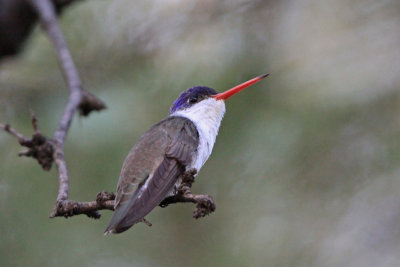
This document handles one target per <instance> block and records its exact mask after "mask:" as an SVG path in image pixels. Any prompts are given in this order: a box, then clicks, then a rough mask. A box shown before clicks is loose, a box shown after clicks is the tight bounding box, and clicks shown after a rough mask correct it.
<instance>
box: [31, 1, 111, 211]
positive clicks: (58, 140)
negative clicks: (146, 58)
mask: <svg viewBox="0 0 400 267" xmlns="http://www.w3.org/2000/svg"><path fill="white" fill-rule="evenodd" d="M29 2H30V3H31V5H32V6H33V7H34V9H35V10H36V11H37V13H38V14H39V17H40V21H41V25H42V27H43V29H44V30H45V31H46V32H47V34H48V36H49V37H50V40H51V41H52V43H53V45H54V47H55V50H56V52H57V55H58V58H59V61H60V64H61V67H62V69H63V73H64V77H65V79H66V81H67V84H68V89H69V92H70V95H69V98H68V102H67V105H66V107H65V109H64V113H63V115H62V117H61V120H60V122H59V125H58V127H57V129H56V131H55V133H54V136H53V143H54V159H55V163H56V166H57V170H58V173H59V189H58V195H57V203H56V207H55V208H54V211H53V214H55V213H56V210H57V207H58V206H60V205H62V203H60V202H62V201H65V200H67V199H68V191H69V177H68V169H67V164H66V161H65V155H64V141H65V138H66V135H67V132H68V130H69V127H70V125H71V122H72V119H73V116H74V114H75V111H76V110H77V109H78V108H79V107H80V106H83V107H85V110H84V111H83V110H81V113H82V114H85V115H88V114H89V113H90V112H91V111H92V110H101V109H104V108H105V105H104V103H103V102H102V101H101V100H99V99H97V98H96V97H95V96H93V95H92V94H89V93H84V91H83V90H82V83H81V80H80V77H79V74H78V71H77V69H76V66H75V63H74V61H73V59H72V56H71V53H70V51H69V49H68V46H67V44H66V42H65V40H64V36H63V34H62V32H61V29H60V27H59V25H58V21H57V17H56V10H55V8H54V6H53V4H52V2H51V1H50V0H29ZM87 95H90V96H91V102H90V100H88V97H87ZM94 99H95V100H94ZM94 101H95V102H96V104H97V105H96V106H95V105H93V104H91V103H92V102H94ZM88 102H90V103H89V104H88Z"/></svg>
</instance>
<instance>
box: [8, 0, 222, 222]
mask: <svg viewBox="0 0 400 267" xmlns="http://www.w3.org/2000/svg"><path fill="white" fill-rule="evenodd" d="M71 2H74V0H0V59H1V58H2V57H3V56H5V55H10V54H14V53H16V52H18V49H19V48H20V47H21V45H22V43H23V42H24V40H25V39H26V37H27V35H28V34H29V33H30V31H31V27H32V25H33V24H34V22H35V21H36V18H37V16H38V17H39V19H40V22H41V26H42V28H43V29H44V30H45V32H46V33H47V35H48V36H49V38H50V40H51V42H52V43H53V46H54V48H55V50H56V52H57V56H58V58H59V62H60V64H61V68H62V71H63V74H64V78H65V80H66V82H67V84H68V89H69V98H68V102H67V104H66V106H65V109H64V112H63V115H62V117H61V119H60V121H59V124H58V127H57V129H56V131H55V132H54V135H53V138H48V137H46V136H45V135H43V134H42V133H41V132H40V130H39V125H38V120H37V118H36V116H35V114H34V113H33V112H32V111H31V119H32V125H33V129H34V133H33V135H32V137H31V138H27V137H25V136H24V135H23V134H21V133H19V132H17V131H16V130H15V129H14V128H12V127H11V126H10V125H9V124H1V123H0V129H3V130H4V131H6V132H8V133H9V134H11V135H12V136H14V137H15V138H16V139H17V140H18V142H19V143H20V145H21V146H24V147H27V148H28V150H27V151H25V152H22V153H20V154H19V155H20V156H27V157H33V158H35V159H36V160H37V161H38V162H39V164H40V165H41V166H42V168H43V169H44V170H50V168H51V166H52V164H53V161H54V162H55V164H56V167H57V170H58V176H59V189H58V195H57V200H56V204H55V207H54V210H53V212H52V213H51V215H50V217H51V218H54V217H58V216H64V217H71V216H74V215H79V214H86V215H87V216H88V217H91V218H95V219H97V218H100V216H101V215H100V213H99V210H104V209H107V210H114V199H115V195H114V193H107V192H105V191H103V192H100V193H98V194H97V197H96V200H95V201H91V202H78V201H74V200H69V199H68V192H69V176H68V170H67V164H66V161H65V155H64V142H65V139H66V136H67V133H68V130H69V128H70V125H71V122H72V119H73V117H74V114H75V112H76V111H79V113H80V115H82V116H88V115H89V113H90V112H92V111H100V110H102V109H105V108H106V106H105V104H104V103H103V102H102V101H101V100H100V99H98V98H97V97H96V96H94V95H93V94H91V93H89V92H87V91H84V90H83V89H82V83H81V80H80V77H79V74H78V71H77V69H76V66H75V64H74V61H73V59H72V56H71V53H70V51H69V49H68V47H67V44H66V42H65V40H64V37H63V35H62V33H61V30H60V27H59V25H58V21H57V14H58V13H59V12H60V11H61V9H62V7H64V6H65V5H67V4H69V3H71ZM7 12H9V13H7ZM6 13H7V14H6ZM23 14H26V16H24V15H23ZM10 16H11V17H12V18H10ZM14 20H17V21H18V20H20V22H19V23H16V24H17V26H15V28H13V27H11V26H12V24H13V22H15V21H14ZM10 24H11V26H10ZM4 25H6V26H7V25H8V26H9V28H6V29H4ZM19 27H22V28H24V27H25V30H24V31H23V32H21V29H19ZM14 33H15V36H14ZM7 38H8V39H7ZM196 173H197V171H196V170H195V169H192V170H189V171H188V172H185V173H184V175H183V177H182V181H183V182H182V185H181V186H180V187H179V188H178V190H177V192H176V195H174V196H171V197H167V198H166V199H165V200H163V201H162V203H161V204H160V206H161V207H166V206H168V205H169V204H173V203H178V202H191V203H196V204H197V206H196V210H195V211H194V217H195V218H200V217H203V216H205V215H207V214H209V213H211V212H213V211H214V210H215V204H214V202H213V199H212V197H211V196H208V195H194V194H192V193H191V191H190V188H191V186H192V183H193V182H194V176H195V174H196ZM145 222H146V221H145ZM148 224H149V223H148Z"/></svg>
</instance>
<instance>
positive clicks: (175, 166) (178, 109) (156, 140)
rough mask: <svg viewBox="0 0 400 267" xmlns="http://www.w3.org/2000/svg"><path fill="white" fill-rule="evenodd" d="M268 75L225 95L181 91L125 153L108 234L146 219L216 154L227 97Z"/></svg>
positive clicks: (202, 89) (209, 90)
mask: <svg viewBox="0 0 400 267" xmlns="http://www.w3.org/2000/svg"><path fill="white" fill-rule="evenodd" d="M267 76H268V74H264V75H261V76H258V77H256V78H253V79H251V80H249V81H247V82H244V83H242V84H239V85H237V86H235V87H233V88H231V89H229V90H227V91H225V92H223V93H218V92H217V91H215V90H214V89H212V88H209V87H205V86H195V87H192V88H189V89H186V90H185V91H183V92H182V93H181V94H180V95H179V97H178V98H177V99H176V101H175V102H174V103H173V105H172V106H171V108H170V112H169V115H168V117H166V118H165V119H163V120H162V121H160V122H159V123H157V124H155V125H154V126H153V127H151V128H150V129H149V130H148V131H147V132H146V133H144V134H143V135H142V137H141V138H140V139H139V141H138V142H137V143H136V145H135V146H134V147H133V148H132V149H131V151H130V152H129V154H128V156H127V157H126V159H125V161H124V163H123V165H122V170H121V173H120V177H119V180H118V185H117V191H116V197H115V203H114V213H113V215H112V217H111V220H110V222H109V224H108V226H107V228H106V230H105V232H104V233H105V234H109V233H122V232H124V231H126V230H128V229H129V228H130V227H132V226H133V225H134V224H136V223H138V222H142V221H144V222H146V221H145V219H144V217H145V216H146V215H147V214H149V213H150V212H151V211H152V210H153V209H154V208H155V207H156V206H158V205H159V204H160V203H161V202H162V200H163V199H164V198H165V197H167V196H169V195H171V194H173V192H174V188H175V189H176V188H177V186H179V184H180V182H181V181H180V177H181V176H182V174H183V173H184V172H185V171H186V170H189V169H195V170H196V171H197V172H198V171H199V170H200V169H201V167H202V166H203V165H204V163H205V162H206V161H207V159H208V157H209V156H210V154H211V152H212V149H213V146H214V143H215V139H216V137H217V134H218V129H219V127H220V124H221V121H222V118H223V116H224V114H225V100H227V99H228V98H230V97H231V96H233V95H235V94H236V93H238V92H240V91H242V90H243V89H245V88H247V87H248V86H250V85H252V84H254V83H256V82H258V81H260V80H262V79H263V78H265V77H267Z"/></svg>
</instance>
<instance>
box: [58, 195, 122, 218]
mask: <svg viewBox="0 0 400 267" xmlns="http://www.w3.org/2000/svg"><path fill="white" fill-rule="evenodd" d="M114 199H115V195H114V193H107V192H105V191H102V192H100V193H98V194H97V197H96V200H95V201H91V202H77V201H73V200H64V201H61V202H57V205H56V207H55V209H54V211H53V213H52V214H51V215H50V218H54V217H58V216H64V217H65V218H67V217H72V216H74V215H79V214H86V215H87V216H88V217H90V218H94V219H99V218H100V216H101V214H100V213H99V210H114Z"/></svg>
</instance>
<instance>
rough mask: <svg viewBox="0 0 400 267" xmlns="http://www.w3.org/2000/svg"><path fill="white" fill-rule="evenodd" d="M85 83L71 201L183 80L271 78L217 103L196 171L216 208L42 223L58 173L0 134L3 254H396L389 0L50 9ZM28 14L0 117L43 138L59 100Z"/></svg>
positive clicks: (359, 259)
mask: <svg viewBox="0 0 400 267" xmlns="http://www.w3.org/2000/svg"><path fill="white" fill-rule="evenodd" d="M61 24H62V29H63V32H64V34H65V37H66V39H67V42H68V43H69V45H70V48H71V52H72V54H73V56H74V58H75V60H76V64H77V66H78V68H79V71H80V74H81V78H82V80H83V82H84V85H85V89H87V90H89V91H90V92H93V93H94V94H96V95H97V96H99V97H100V98H101V99H103V100H104V101H105V102H106V103H107V106H108V109H107V110H106V111H104V112H101V113H96V114H92V115H91V116H90V117H89V118H88V119H86V118H78V117H76V118H75V120H74V121H73V125H72V128H71V130H70V132H69V135H68V139H67V142H66V157H67V164H68V167H69V173H70V197H71V199H75V200H82V201H87V200H93V199H94V198H95V196H96V193H97V192H99V191H101V190H107V191H114V190H115V187H116V183H117V180H118V176H119V171H120V167H121V165H122V162H123V160H124V158H125V156H126V154H127V153H128V151H129V150H130V148H131V146H133V145H134V143H135V142H136V141H137V140H138V138H139V137H140V135H141V134H142V133H144V132H145V131H146V130H147V129H148V128H149V127H150V126H151V125H153V124H154V123H156V122H158V121H159V120H161V119H162V118H164V117H165V116H166V115H167V114H168V110H169V106H170V105H171V104H172V102H173V101H174V100H175V98H176V97H177V96H178V94H179V93H180V92H181V91H182V90H184V89H186V88H188V87H191V86H194V85H206V86H209V87H212V88H215V89H216V90H217V91H223V90H226V89H228V88H230V87H232V86H234V85H236V84H238V83H240V82H243V81H245V80H247V79H250V78H253V77H254V76H257V75H260V74H263V73H270V77H268V78H267V79H266V80H264V81H262V82H261V83H258V84H257V85H255V86H253V87H251V88H249V89H248V90H246V92H243V93H241V94H239V95H238V96H236V97H234V98H232V99H231V100H230V101H229V102H227V113H226V116H225V119H224V121H223V123H222V126H221V128H220V134H219V136H218V138H217V142H216V145H215V147H214V153H213V155H212V156H211V157H210V159H209V161H208V162H207V163H206V165H205V166H204V167H203V169H202V170H201V172H200V174H199V176H198V177H197V180H196V183H195V184H194V187H193V191H194V192H195V193H208V194H211V195H213V196H214V199H215V201H216V204H217V210H216V212H215V213H213V214H212V215H210V216H208V217H206V218H204V219H200V220H195V219H193V218H192V217H191V215H192V210H193V208H194V207H193V206H192V205H189V204H178V205H173V206H170V207H168V208H166V209H161V208H156V209H155V210H154V211H153V212H152V213H151V214H150V215H149V216H148V217H147V218H148V219H149V220H150V221H151V222H152V223H153V227H151V228H149V227H147V226H146V225H144V224H138V225H136V226H134V227H133V228H132V229H131V230H129V231H128V232H126V233H124V234H122V235H113V236H107V237H104V236H103V230H104V228H105V226H106V224H107V222H108V219H109V218H110V215H111V212H110V211H104V212H103V216H102V218H101V219H100V220H91V219H88V218H86V217H84V216H76V217H73V218H70V219H63V218H56V219H49V218H48V217H49V214H50V212H51V210H52V208H53V204H54V201H55V198H56V194H57V186H58V180H57V173H56V171H55V170H54V168H53V170H52V171H50V172H44V171H43V170H42V169H41V168H40V167H39V165H38V164H37V163H36V162H35V161H33V160H31V159H28V158H18V157H17V153H18V152H19V151H20V150H21V148H20V147H19V145H18V144H17V143H16V141H15V140H14V139H13V138H12V137H10V136H9V135H7V134H5V133H0V159H1V160H0V265H1V266H223V265H224V266H400V253H399V252H400V168H399V164H400V143H399V140H400V120H399V112H400V34H399V29H400V2H399V1H397V0H387V1H370V0H352V1H344V0H336V1H317V0H292V1H289V0H285V1H244V0H235V1H217V0H202V1H182V0H174V1H172V0H171V1H162V0H157V1H131V0H115V1H105V0H86V1H82V2H79V3H78V4H75V5H73V6H72V7H70V8H68V9H67V10H66V11H65V14H64V15H63V16H62V18H61ZM67 94H68V92H67V89H66V85H65V83H64V81H63V78H62V75H61V73H60V70H59V68H58V63H57V60H56V57H55V53H54V50H53V48H52V47H51V45H50V44H49V42H48V40H47V38H46V36H45V35H44V34H43V32H42V31H41V30H40V29H39V28H38V27H37V29H36V30H35V32H34V34H33V35H32V36H31V38H30V39H29V42H28V43H27V45H26V46H25V50H24V51H23V53H22V54H21V55H20V56H18V57H17V58H12V59H8V60H6V61H3V62H2V64H1V65H0V121H2V122H9V123H11V124H12V125H13V126H14V127H15V128H16V129H18V130H20V131H21V132H23V133H25V134H27V135H29V134H31V133H32V128H31V125H30V119H29V108H32V109H33V110H34V111H35V112H36V114H37V116H38V118H39V122H40V127H41V129H42V131H43V132H44V133H45V134H47V135H52V133H53V131H54V129H55V127H56V125H57V122H58V120H59V118H60V116H61V113H62V111H63V108H64V105H65V103H66V99H67Z"/></svg>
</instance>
